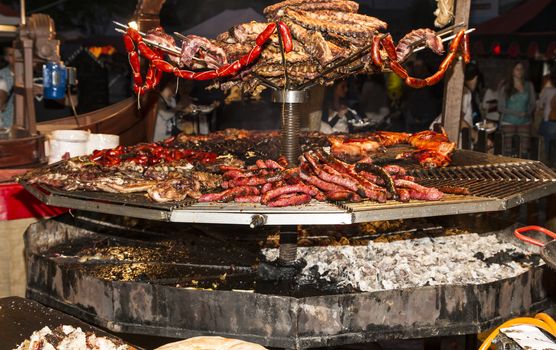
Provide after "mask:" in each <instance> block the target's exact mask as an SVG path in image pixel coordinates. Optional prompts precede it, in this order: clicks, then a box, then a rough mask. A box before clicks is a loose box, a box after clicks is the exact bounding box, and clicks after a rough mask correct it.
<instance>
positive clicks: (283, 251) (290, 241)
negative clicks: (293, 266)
mask: <svg viewBox="0 0 556 350" xmlns="http://www.w3.org/2000/svg"><path fill="white" fill-rule="evenodd" d="M296 258H297V226H295V225H284V226H282V227H281V228H280V260H282V261H294V260H295V259H296Z"/></svg>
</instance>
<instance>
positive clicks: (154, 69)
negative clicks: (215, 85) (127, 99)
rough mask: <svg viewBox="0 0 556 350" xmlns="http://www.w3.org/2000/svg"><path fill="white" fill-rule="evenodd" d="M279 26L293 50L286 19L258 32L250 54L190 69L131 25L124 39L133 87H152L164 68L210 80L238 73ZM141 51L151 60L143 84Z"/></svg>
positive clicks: (182, 75) (287, 46)
mask: <svg viewBox="0 0 556 350" xmlns="http://www.w3.org/2000/svg"><path fill="white" fill-rule="evenodd" d="M276 29H278V33H279V34H280V37H281V39H282V42H283V44H284V51H285V52H286V53H288V52H290V51H291V50H292V49H293V39H292V36H291V33H290V30H289V28H288V26H286V24H284V23H283V22H277V23H270V24H269V25H268V26H267V27H266V28H265V30H263V31H262V32H261V33H260V34H259V35H258V36H257V39H256V40H255V46H254V47H253V48H252V49H251V51H250V52H249V53H248V54H246V55H244V56H242V57H241V58H240V59H238V60H236V61H234V62H232V63H229V64H226V65H224V66H222V67H220V68H218V69H213V70H206V71H202V72H194V71H190V70H180V69H179V68H178V67H175V66H174V65H172V64H171V63H168V62H166V61H165V60H164V59H163V54H162V51H160V50H158V49H151V48H150V47H148V46H147V45H146V44H145V43H144V42H143V38H142V36H141V34H139V32H138V31H137V30H135V29H133V28H131V27H129V28H128V29H127V32H126V34H125V35H124V43H125V47H126V50H127V52H128V57H129V63H130V65H131V69H132V71H133V82H134V88H133V89H134V91H135V93H136V94H142V93H144V92H146V91H148V90H151V89H153V88H154V87H156V86H157V85H158V83H159V82H160V73H161V72H166V73H172V74H174V75H175V76H177V77H179V78H183V79H188V80H211V79H216V78H222V77H227V76H231V75H235V74H236V73H237V72H238V71H239V70H241V69H242V68H243V67H245V66H248V65H250V64H251V63H253V61H255V60H256V59H257V58H258V57H259V56H260V54H261V51H262V46H263V45H264V44H265V43H266V42H267V41H268V40H269V39H270V37H271V36H272V34H273V33H274V32H275V31H276ZM138 52H139V53H140V54H141V56H143V57H145V58H146V59H147V60H149V61H150V62H151V63H150V65H149V70H148V72H147V76H146V79H145V83H144V84H143V78H142V77H141V67H140V63H139V53H138Z"/></svg>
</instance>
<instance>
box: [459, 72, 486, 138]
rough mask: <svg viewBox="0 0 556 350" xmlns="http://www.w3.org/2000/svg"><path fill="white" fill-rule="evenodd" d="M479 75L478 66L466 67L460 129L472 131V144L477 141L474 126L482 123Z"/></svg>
mask: <svg viewBox="0 0 556 350" xmlns="http://www.w3.org/2000/svg"><path fill="white" fill-rule="evenodd" d="M479 75H480V73H479V67H478V66H477V65H476V64H473V63H470V64H467V65H466V66H465V72H464V79H465V82H464V85H463V99H462V103H461V113H462V118H461V125H460V127H461V129H463V128H469V129H470V130H471V141H472V143H474V142H475V141H477V131H476V130H475V128H474V125H475V123H477V122H479V121H481V110H480V107H479V106H480V102H479V101H480V98H479V95H478V93H477V85H478V83H479Z"/></svg>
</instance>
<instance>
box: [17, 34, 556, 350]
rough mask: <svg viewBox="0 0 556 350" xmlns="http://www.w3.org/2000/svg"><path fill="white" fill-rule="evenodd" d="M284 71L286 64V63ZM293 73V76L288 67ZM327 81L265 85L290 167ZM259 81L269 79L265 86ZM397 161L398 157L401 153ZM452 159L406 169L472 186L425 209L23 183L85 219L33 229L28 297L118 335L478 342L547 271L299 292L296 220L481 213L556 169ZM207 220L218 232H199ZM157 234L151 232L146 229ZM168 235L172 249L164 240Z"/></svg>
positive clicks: (523, 194) (519, 197) (543, 301)
mask: <svg viewBox="0 0 556 350" xmlns="http://www.w3.org/2000/svg"><path fill="white" fill-rule="evenodd" d="M279 42H280V44H282V43H281V40H280V41H279ZM368 49H369V47H367V48H364V49H363V50H361V52H360V53H357V55H358V54H363V53H365V51H366V50H368ZM355 58H356V55H354V56H353V57H348V58H346V60H342V61H341V62H338V63H337V64H335V65H334V67H331V68H330V69H335V68H337V67H336V66H337V65H338V66H339V65H346V64H349V63H350V62H352V61H353V60H354V59H355ZM282 63H283V64H284V65H286V62H285V60H284V59H283V62H282ZM285 71H286V76H287V67H285ZM325 74H326V71H325V72H321V75H320V76H319V77H318V78H315V80H314V81H309V82H307V84H305V85H303V86H286V89H283V90H282V89H278V88H277V87H276V86H274V87H272V86H269V87H272V88H274V90H275V91H274V92H273V100H274V101H275V102H277V103H281V104H282V135H281V136H282V137H281V146H282V149H281V151H282V154H283V155H284V156H285V157H286V158H287V159H288V161H289V164H292V165H295V164H296V163H297V160H298V156H299V154H300V151H301V147H300V142H299V119H300V107H301V104H302V103H303V101H304V99H305V89H307V88H308V87H310V85H311V84H316V83H317V80H318V79H320V78H323V77H324V75H325ZM346 74H349V72H346ZM255 77H256V76H255ZM256 78H259V79H260V80H261V82H262V83H264V78H261V77H256ZM390 152H392V153H393V154H396V153H399V152H400V149H399V147H398V148H396V149H394V147H393V148H392V149H391V150H390ZM384 158H385V159H383V160H381V159H380V158H379V159H375V162H376V163H377V164H380V162H381V161H385V162H389V163H391V162H392V157H388V155H385V156H384ZM452 159H453V162H452V165H451V166H449V167H446V168H441V169H422V168H420V167H411V166H410V167H406V168H407V169H408V170H409V175H412V176H415V177H416V178H418V179H419V182H420V183H422V184H423V185H425V186H430V187H437V186H456V187H461V186H463V187H466V188H468V189H469V193H470V194H469V195H446V196H445V197H444V198H443V199H442V200H439V201H431V202H426V201H411V202H409V203H400V202H394V201H390V202H387V203H376V202H372V201H363V202H360V203H325V202H317V201H312V202H310V203H308V204H306V205H302V206H295V207H282V208H272V207H267V206H263V205H260V204H242V203H196V202H195V201H192V200H186V201H183V202H176V203H165V204H161V203H155V202H153V201H151V200H149V199H148V198H146V197H145V196H144V195H141V194H109V193H101V192H87V191H73V192H70V191H63V190H59V189H56V188H53V187H50V186H46V185H42V184H41V185H32V184H29V183H27V182H25V181H22V184H23V185H24V186H25V188H27V189H28V190H29V191H30V192H31V193H33V194H34V195H35V196H36V197H37V198H39V199H40V200H42V201H43V202H45V203H47V204H50V205H55V206H61V207H67V208H72V209H76V210H82V211H84V212H85V211H86V212H88V213H87V214H85V213H84V212H79V211H78V212H76V213H73V216H69V215H66V216H64V217H60V218H56V219H52V220H48V221H44V222H40V223H37V224H34V225H32V226H31V227H30V228H29V229H28V231H27V233H26V236H25V241H26V257H27V263H28V269H27V271H28V276H27V277H28V288H27V293H28V296H29V297H31V298H33V299H35V300H38V301H40V302H42V303H44V304H47V305H50V306H52V307H55V308H58V309H61V310H63V311H65V312H68V313H70V314H73V315H75V316H78V317H79V318H82V319H84V320H86V321H89V322H92V323H94V324H97V325H100V326H103V327H106V328H109V329H111V330H114V331H118V332H129V333H141V334H150V335H158V336H170V337H189V336H194V335H199V334H213V335H222V336H230V337H237V338H242V339H245V340H250V341H255V342H258V343H261V344H264V345H267V346H272V347H283V348H296V349H300V348H308V347H320V346H333V345H341V344H353V343H362V342H369V341H376V340H383V339H407V338H420V337H431V336H439V335H447V334H451V335H453V334H462V335H463V334H470V333H477V332H479V331H482V330H485V329H487V328H489V327H491V326H493V325H495V324H498V323H500V321H502V320H504V319H507V318H509V317H511V316H513V315H516V314H522V313H531V312H535V311H539V310H541V309H543V308H545V307H547V306H548V305H549V304H550V302H549V299H548V291H549V290H550V287H551V283H553V282H551V281H553V280H554V279H551V278H550V275H549V274H550V273H551V272H549V271H545V268H544V267H543V266H541V265H539V264H531V265H530V266H529V268H528V269H527V270H526V271H525V272H523V273H520V274H518V275H512V276H507V278H501V279H498V280H495V281H491V282H488V283H482V284H459V285H456V284H444V285H430V286H415V287H413V288H400V289H385V290H378V291H372V292H361V291H359V290H355V289H353V288H352V289H349V288H345V286H344V287H340V286H338V285H337V284H335V283H333V282H330V281H328V282H326V281H323V280H321V279H315V280H314V281H313V282H314V283H312V284H300V282H299V279H298V276H299V274H300V271H301V270H302V269H303V268H304V266H303V261H300V260H296V257H297V250H296V245H297V227H296V225H349V224H356V223H363V222H371V221H379V220H393V219H395V220H398V219H411V218H422V217H429V218H430V217H435V216H446V215H460V214H466V213H485V212H490V211H500V210H505V209H508V208H512V207H516V206H518V205H520V204H523V203H525V202H527V201H531V200H535V199H538V198H541V197H543V196H546V195H548V194H550V193H554V192H556V173H555V172H554V171H552V170H551V169H550V168H548V167H546V166H545V165H544V164H542V163H541V162H537V161H528V160H520V159H514V158H505V157H500V156H493V155H488V154H483V153H478V152H472V151H464V150H457V151H456V152H454V154H453V156H452ZM404 166H405V163H404ZM91 212H96V213H100V214H110V215H119V216H122V217H124V216H125V217H126V218H136V219H133V220H137V219H138V220H139V221H133V220H132V221H129V220H131V219H123V218H122V217H114V216H102V215H101V216H98V214H94V213H91ZM126 220H127V222H126ZM144 220H150V221H144ZM130 222H131V223H130ZM178 223H182V224H185V223H188V224H189V225H178ZM204 224H211V226H210V227H207V226H199V225H204ZM215 224H226V225H228V226H227V229H226V232H225V233H222V232H220V233H218V230H217V229H216V227H215V226H216V225H215ZM232 224H236V225H242V226H231V225H232ZM153 225H154V229H150V228H141V227H143V226H147V227H151V226H153ZM157 225H158V226H157ZM247 226H249V227H251V228H256V230H250V229H249V228H247ZM275 226H280V227H279V230H280V251H279V259H278V260H277V261H274V262H268V261H265V258H264V257H262V256H261V255H260V246H259V245H258V242H259V241H260V240H261V238H262V237H265V236H266V235H267V234H268V233H269V232H272V230H273V229H274V230H276V227H275ZM513 228H514V227H513V225H505V226H504V228H498V229H496V230H494V231H491V232H495V231H496V232H498V234H499V235H500V236H509V237H511V230H512V229H513ZM244 229H245V230H247V231H245V230H244ZM464 229H465V228H464ZM199 230H201V231H202V232H203V234H199ZM45 232H46V233H47V234H44V233H45ZM168 233H170V235H169V236H168ZM164 237H166V238H167V239H169V241H171V242H174V244H170V245H168V244H166V245H164V244H163V245H160V244H159V243H157V241H158V240H160V239H161V238H164ZM222 237H226V239H223V238H222ZM178 242H181V243H180V244H181V245H180V244H178ZM184 242H185V243H184ZM85 246H89V247H93V248H92V249H91V251H90V253H89V255H88V256H86V257H84V256H77V255H75V253H76V252H78V251H82V248H83V247H85ZM121 247H124V248H121ZM176 247H178V248H176ZM107 252H108V253H107ZM161 252H163V253H161ZM103 254H108V255H110V254H112V255H110V256H112V258H107V257H106V255H103ZM500 254H501V255H504V254H506V255H507V253H504V252H500ZM178 305H179V307H176V306H178Z"/></svg>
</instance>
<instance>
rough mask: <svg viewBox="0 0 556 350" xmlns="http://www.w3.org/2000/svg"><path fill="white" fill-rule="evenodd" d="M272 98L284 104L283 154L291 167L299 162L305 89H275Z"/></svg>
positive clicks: (305, 98)
mask: <svg viewBox="0 0 556 350" xmlns="http://www.w3.org/2000/svg"><path fill="white" fill-rule="evenodd" d="M272 100H273V101H274V102H277V103H281V104H282V149H281V151H282V154H283V155H284V156H285V157H286V159H287V160H288V163H289V165H290V167H294V166H296V165H297V164H298V162H299V159H298V158H299V156H300V155H301V147H300V145H299V126H300V123H301V113H302V111H301V106H302V104H303V103H304V102H305V101H306V100H307V92H306V91H304V90H275V91H274V92H273V94H272Z"/></svg>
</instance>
